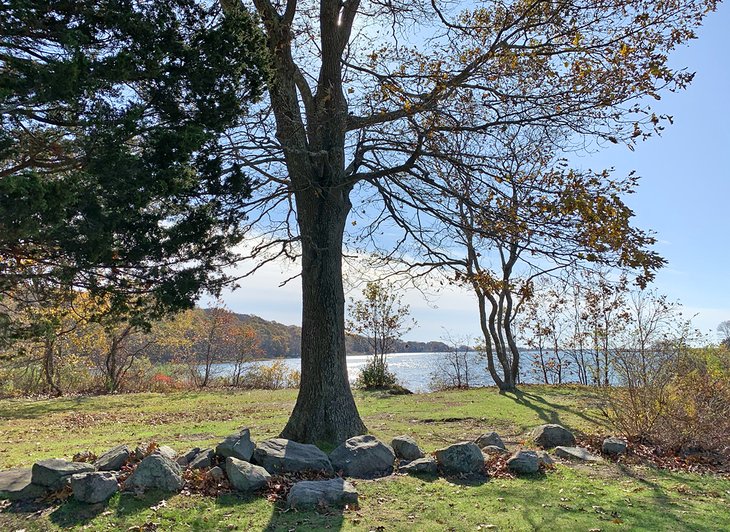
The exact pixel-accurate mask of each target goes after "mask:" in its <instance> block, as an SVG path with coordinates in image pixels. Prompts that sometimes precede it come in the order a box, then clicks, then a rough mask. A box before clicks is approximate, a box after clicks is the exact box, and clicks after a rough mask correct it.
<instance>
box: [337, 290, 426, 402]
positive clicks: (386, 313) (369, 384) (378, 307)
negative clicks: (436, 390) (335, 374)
mask: <svg viewBox="0 0 730 532" xmlns="http://www.w3.org/2000/svg"><path fill="white" fill-rule="evenodd" d="M362 295H363V298H364V299H363V300H361V301H355V302H353V303H351V304H350V306H349V312H350V319H349V321H348V324H347V325H348V329H349V331H350V332H351V333H352V334H361V335H363V336H365V337H366V338H367V339H368V347H369V348H370V351H371V352H372V354H373V358H372V359H370V360H369V361H368V364H367V365H366V366H365V368H363V371H362V373H361V374H360V377H359V379H358V380H359V382H360V384H361V385H362V386H363V387H365V388H379V387H388V386H392V385H394V384H395V376H394V375H393V374H392V373H391V372H390V371H388V362H387V359H386V356H387V354H388V353H390V352H391V351H392V350H393V347H394V346H395V342H396V341H397V340H398V339H399V338H400V337H401V336H402V335H404V334H406V333H407V332H408V331H410V330H411V329H412V328H413V325H415V321H413V320H410V319H409V315H410V307H409V306H408V305H403V304H402V302H401V296H399V295H397V294H396V293H395V289H394V287H393V285H392V284H381V283H375V282H372V283H368V284H367V285H366V286H365V289H364V290H363V292H362Z"/></svg>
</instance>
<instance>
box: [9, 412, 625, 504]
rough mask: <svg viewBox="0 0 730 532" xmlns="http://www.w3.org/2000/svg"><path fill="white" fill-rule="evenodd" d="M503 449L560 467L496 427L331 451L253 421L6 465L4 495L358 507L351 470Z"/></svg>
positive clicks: (526, 468)
mask: <svg viewBox="0 0 730 532" xmlns="http://www.w3.org/2000/svg"><path fill="white" fill-rule="evenodd" d="M532 437H533V442H534V444H535V445H536V446H538V447H543V448H553V447H555V451H554V452H555V455H556V456H559V457H562V458H566V459H569V460H583V461H596V460H600V457H598V456H596V455H594V454H593V453H591V452H590V451H588V450H587V449H583V448H580V447H575V441H576V440H575V437H574V435H573V434H572V433H571V432H570V431H569V430H568V429H566V428H565V427H562V426H560V425H543V426H541V427H537V428H536V429H535V430H534V431H533V432H532ZM602 452H603V453H604V454H606V455H609V456H613V457H615V456H618V455H621V454H623V453H625V452H626V442H624V441H623V440H621V439H618V438H615V437H609V438H606V439H605V440H604V443H603V448H602ZM508 454H509V458H508V459H507V458H506V457H507V455H508ZM493 457H496V459H498V460H506V462H505V464H506V468H507V470H508V471H509V472H511V473H512V474H516V475H523V474H535V473H537V472H539V471H541V470H543V469H545V468H549V467H551V466H552V465H553V459H552V458H551V456H550V455H549V454H548V453H547V452H546V451H544V450H535V449H516V450H514V452H512V453H510V451H508V450H507V448H506V446H505V444H504V442H503V441H502V439H501V438H500V436H499V435H498V434H497V433H496V432H487V433H485V434H483V435H481V436H479V437H478V438H477V439H476V440H475V441H473V442H459V443H454V444H452V445H449V446H447V447H445V448H443V449H440V450H437V451H435V452H434V453H433V454H431V455H428V454H426V453H424V452H423V451H422V450H421V448H420V447H419V446H418V444H417V442H416V441H415V440H414V439H413V438H412V437H411V436H408V435H402V436H397V437H395V438H393V440H392V441H391V444H390V445H388V444H386V443H384V442H382V441H380V440H379V439H378V438H376V437H375V436H372V435H363V436H356V437H354V438H350V439H348V440H347V441H345V442H344V443H342V444H341V445H340V446H339V447H337V448H336V449H334V450H333V451H332V452H331V453H330V454H329V455H327V454H325V453H324V452H323V451H322V450H320V449H319V448H318V447H316V446H314V445H308V444H301V443H297V442H294V441H290V440H286V439H283V438H273V439H268V440H263V441H261V442H259V443H258V444H257V443H255V442H254V441H253V440H252V439H251V432H250V430H249V429H247V428H245V429H243V430H241V431H240V432H237V433H235V434H231V435H229V436H227V437H226V438H224V439H223V440H222V441H221V442H220V443H219V444H218V445H217V446H216V447H215V448H214V449H211V448H206V449H200V448H197V447H196V448H193V449H191V450H189V451H188V452H186V453H182V454H178V453H176V452H175V450H173V449H172V448H170V447H167V446H157V445H156V444H154V443H152V444H146V445H138V446H137V447H136V448H135V449H134V450H132V449H131V448H130V447H129V446H127V445H118V446H116V447H114V448H112V449H110V450H109V451H107V452H105V453H104V454H102V455H101V456H99V457H98V458H96V457H95V456H94V455H93V453H90V452H88V451H87V452H83V453H79V454H78V455H76V457H75V458H76V460H77V461H67V460H61V459H50V460H42V461H39V462H37V463H35V464H34V465H33V467H32V468H30V469H11V470H8V471H2V472H0V499H9V500H11V501H23V500H33V499H37V498H41V497H44V496H47V495H48V494H50V493H52V492H57V491H65V492H66V493H67V494H71V495H72V496H73V497H74V498H75V499H76V500H78V501H80V502H84V503H90V504H97V503H102V502H104V501H106V500H108V499H109V498H110V497H112V496H113V495H114V494H115V493H117V492H118V491H120V490H122V491H132V492H135V493H144V492H146V491H148V490H161V491H166V492H169V493H177V492H180V491H181V490H183V489H188V490H191V491H195V490H196V489H197V490H198V491H201V492H202V493H207V494H211V495H215V494H217V493H219V492H221V491H227V490H234V491H237V492H265V491H266V490H269V489H271V486H272V485H273V484H274V483H276V485H277V486H281V485H282V484H285V485H286V486H287V489H286V490H285V493H281V494H280V495H281V497H280V498H281V500H286V505H287V506H288V507H290V508H298V509H302V508H319V507H321V506H322V505H325V506H330V507H345V506H348V507H353V506H356V505H357V501H358V496H357V490H356V489H355V487H354V485H353V484H352V483H351V482H350V481H349V480H348V478H356V479H372V478H377V477H382V476H387V475H391V474H393V472H394V471H395V472H397V473H398V474H413V475H426V476H436V475H438V474H442V475H444V476H461V477H464V476H480V477H486V476H487V463H488V462H489V460H493V459H495V458H493ZM502 457H504V458H502ZM282 478H283V479H284V480H285V482H283V483H282V481H281V479H282ZM277 479H278V480H277Z"/></svg>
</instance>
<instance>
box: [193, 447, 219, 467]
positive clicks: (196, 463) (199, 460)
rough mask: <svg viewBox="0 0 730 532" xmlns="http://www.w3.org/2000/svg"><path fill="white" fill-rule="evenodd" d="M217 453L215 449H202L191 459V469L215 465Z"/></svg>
mask: <svg viewBox="0 0 730 532" xmlns="http://www.w3.org/2000/svg"><path fill="white" fill-rule="evenodd" d="M214 455H215V453H214V452H213V449H205V450H203V451H200V452H199V453H198V454H197V456H196V457H195V458H193V459H192V460H191V461H190V464H189V466H188V467H190V469H206V468H208V467H210V466H211V465H213V456H214Z"/></svg>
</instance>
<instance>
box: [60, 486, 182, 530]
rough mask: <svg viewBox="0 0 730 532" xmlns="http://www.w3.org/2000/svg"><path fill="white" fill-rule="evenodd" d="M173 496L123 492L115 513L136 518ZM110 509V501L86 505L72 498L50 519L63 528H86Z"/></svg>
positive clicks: (159, 492)
mask: <svg viewBox="0 0 730 532" xmlns="http://www.w3.org/2000/svg"><path fill="white" fill-rule="evenodd" d="M171 495H172V494H170V493H167V492H162V491H150V492H148V493H145V494H144V495H143V496H136V495H134V494H133V493H130V492H121V493H119V494H118V495H117V497H118V499H117V500H116V501H115V505H116V509H115V510H113V512H114V513H115V515H116V516H117V517H120V518H124V517H130V516H134V515H136V514H138V513H140V512H143V511H145V510H149V508H150V507H151V506H154V505H156V504H159V503H160V502H161V501H163V500H165V499H167V498H169V497H170V496H171ZM110 507H112V504H111V503H110V501H106V502H100V503H98V504H86V503H81V502H78V501H75V500H74V499H73V498H71V499H69V500H67V501H66V502H65V503H64V504H62V505H61V506H59V507H58V508H56V509H55V510H54V511H53V512H52V513H51V514H50V515H49V519H50V520H51V522H52V523H54V524H55V525H58V526H59V527H61V528H71V527H76V526H84V525H87V524H89V523H90V522H91V521H93V520H94V519H95V518H97V517H98V516H99V515H101V514H102V513H104V512H105V511H107V510H108V509H109V508H110Z"/></svg>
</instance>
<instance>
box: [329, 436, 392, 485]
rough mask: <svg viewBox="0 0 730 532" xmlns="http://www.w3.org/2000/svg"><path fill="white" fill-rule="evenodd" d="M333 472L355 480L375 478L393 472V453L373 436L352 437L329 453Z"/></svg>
mask: <svg viewBox="0 0 730 532" xmlns="http://www.w3.org/2000/svg"><path fill="white" fill-rule="evenodd" d="M330 461H331V462H332V466H333V467H334V468H335V471H342V472H343V473H344V474H345V476H348V477H355V478H375V477H382V476H386V475H390V474H391V473H392V472H393V462H395V453H394V452H393V449H391V448H390V447H389V446H388V445H386V444H384V443H383V442H381V441H380V440H379V439H378V438H376V437H375V436H371V435H370V434H365V435H363V436H354V437H352V438H350V439H349V440H347V441H345V442H344V443H342V444H341V445H340V446H339V447H337V448H336V449H335V450H334V451H332V452H331V453H330Z"/></svg>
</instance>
